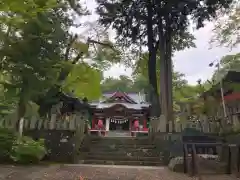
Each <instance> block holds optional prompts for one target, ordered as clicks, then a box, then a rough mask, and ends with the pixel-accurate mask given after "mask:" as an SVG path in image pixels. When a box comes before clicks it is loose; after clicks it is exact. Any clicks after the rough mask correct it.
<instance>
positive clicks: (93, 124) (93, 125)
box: [92, 117, 95, 129]
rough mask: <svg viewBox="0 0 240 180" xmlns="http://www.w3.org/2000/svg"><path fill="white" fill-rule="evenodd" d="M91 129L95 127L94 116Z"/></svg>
mask: <svg viewBox="0 0 240 180" xmlns="http://www.w3.org/2000/svg"><path fill="white" fill-rule="evenodd" d="M92 129H95V118H94V117H93V119H92Z"/></svg>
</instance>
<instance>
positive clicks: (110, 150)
mask: <svg viewBox="0 0 240 180" xmlns="http://www.w3.org/2000/svg"><path fill="white" fill-rule="evenodd" d="M80 151H81V152H92V153H96V152H101V153H124V152H134V153H139V152H140V153H141V152H146V151H157V149H156V148H151V149H149V148H134V147H132V148H124V147H121V148H119V147H118V148H110V147H98V148H94V147H91V146H90V147H89V148H86V149H84V148H81V150H80Z"/></svg>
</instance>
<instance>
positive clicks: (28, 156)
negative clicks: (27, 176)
mask: <svg viewBox="0 0 240 180" xmlns="http://www.w3.org/2000/svg"><path fill="white" fill-rule="evenodd" d="M46 153H47V151H46V148H45V145H44V140H43V139H40V140H38V141H34V140H33V139H32V138H30V137H26V136H25V137H21V138H19V139H18V140H17V141H16V142H15V143H14V145H13V147H12V151H11V158H12V160H13V161H15V162H17V163H21V164H28V163H38V162H39V161H40V160H42V159H43V157H44V156H45V155H46Z"/></svg>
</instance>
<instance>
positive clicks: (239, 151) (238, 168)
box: [237, 145, 240, 175]
mask: <svg viewBox="0 0 240 180" xmlns="http://www.w3.org/2000/svg"><path fill="white" fill-rule="evenodd" d="M237 148H238V155H237V156H238V159H237V160H238V161H237V172H238V175H239V171H240V145H238V146H237Z"/></svg>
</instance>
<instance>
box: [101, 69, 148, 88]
mask: <svg viewBox="0 0 240 180" xmlns="http://www.w3.org/2000/svg"><path fill="white" fill-rule="evenodd" d="M101 90H102V92H113V91H117V90H119V91H122V92H136V93H138V92H143V91H144V92H147V90H148V81H147V79H146V78H145V77H144V76H142V75H141V74H139V75H136V76H135V77H134V78H133V79H131V78H129V77H128V76H124V75H122V76H120V77H119V78H112V77H108V78H106V79H105V80H104V81H103V82H102V84H101Z"/></svg>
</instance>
